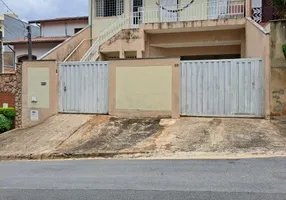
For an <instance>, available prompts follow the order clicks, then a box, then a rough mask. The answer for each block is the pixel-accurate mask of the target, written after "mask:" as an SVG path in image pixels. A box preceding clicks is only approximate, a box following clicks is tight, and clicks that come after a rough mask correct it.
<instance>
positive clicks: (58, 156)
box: [0, 151, 286, 162]
mask: <svg viewBox="0 0 286 200" xmlns="http://www.w3.org/2000/svg"><path fill="white" fill-rule="evenodd" d="M152 153H154V152H124V151H123V152H96V153H50V154H38V155H33V154H30V155H6V156H1V155H0V162H1V161H2V162H3V161H42V160H69V159H76V160H79V159H111V158H114V157H115V156H132V155H139V157H138V158H130V157H129V158H128V157H127V158H124V157H123V158H124V159H139V160H146V159H148V160H169V159H172V160H186V159H187V160H240V159H262V158H286V155H282V154H241V155H212V154H189V155H185V156H180V157H177V156H176V155H175V154H174V155H173V156H171V155H169V156H163V157H156V156H148V157H144V156H147V155H148V154H149V155H150V154H152ZM119 159H120V158H119Z"/></svg>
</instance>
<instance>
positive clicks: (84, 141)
mask: <svg viewBox="0 0 286 200" xmlns="http://www.w3.org/2000/svg"><path fill="white" fill-rule="evenodd" d="M87 127H88V128H87ZM162 129H163V127H162V126H161V125H160V119H152V118H143V119H126V118H113V117H112V118H110V119H108V120H106V121H104V122H103V123H101V124H97V123H93V121H91V122H89V123H87V124H86V125H85V127H83V128H82V130H80V131H79V132H78V133H76V134H75V136H77V135H78V136H80V138H81V141H80V142H78V141H79V140H78V138H72V141H70V140H67V141H65V144H64V145H63V146H61V147H60V148H59V149H58V151H59V152H61V151H67V152H77V153H80V152H98V151H101V152H102V151H120V150H124V149H127V148H130V147H132V146H134V145H135V144H137V143H139V142H141V141H143V140H145V139H147V138H149V137H151V136H153V135H154V134H156V133H158V132H160V131H162ZM83 135H85V136H86V137H83ZM74 141H77V144H76V145H75V144H74ZM67 147H69V148H67Z"/></svg>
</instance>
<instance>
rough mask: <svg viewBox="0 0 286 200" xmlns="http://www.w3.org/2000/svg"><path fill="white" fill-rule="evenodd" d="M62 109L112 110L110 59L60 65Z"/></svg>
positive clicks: (60, 104) (71, 111)
mask: <svg viewBox="0 0 286 200" xmlns="http://www.w3.org/2000/svg"><path fill="white" fill-rule="evenodd" d="M59 110H60V112H63V113H87V114H88V113H90V114H92V113H93V114H107V113H108V62H66V63H61V64H60V65H59Z"/></svg>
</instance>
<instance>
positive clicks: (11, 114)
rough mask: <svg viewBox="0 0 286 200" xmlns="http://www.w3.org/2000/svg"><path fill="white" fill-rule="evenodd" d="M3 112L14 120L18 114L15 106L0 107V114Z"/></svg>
mask: <svg viewBox="0 0 286 200" xmlns="http://www.w3.org/2000/svg"><path fill="white" fill-rule="evenodd" d="M1 114H2V115H4V116H5V117H7V118H8V119H9V120H12V121H14V119H15V116H16V111H15V109H14V108H0V115H1Z"/></svg>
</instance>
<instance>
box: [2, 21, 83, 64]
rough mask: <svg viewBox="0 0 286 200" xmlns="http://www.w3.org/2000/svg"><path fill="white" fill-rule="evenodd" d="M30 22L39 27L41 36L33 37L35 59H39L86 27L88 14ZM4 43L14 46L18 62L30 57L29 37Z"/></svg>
mask: <svg viewBox="0 0 286 200" xmlns="http://www.w3.org/2000/svg"><path fill="white" fill-rule="evenodd" d="M29 24H30V25H31V26H33V27H39V32H40V35H39V37H36V38H33V39H32V54H33V59H35V60H37V59H41V57H42V56H44V55H45V54H46V53H48V52H49V51H50V50H52V49H53V48H56V47H57V46H58V45H61V43H63V42H64V41H65V40H67V39H68V38H70V37H71V36H73V35H74V34H76V33H78V32H79V31H80V30H82V29H83V28H84V27H86V26H87V25H88V16H80V17H65V18H54V19H43V20H33V21H29ZM32 34H33V31H32ZM4 43H5V44H6V45H13V46H14V49H15V58H16V62H18V63H20V62H22V61H24V60H27V59H28V41H27V38H25V39H24V38H21V39H17V40H10V41H5V42H4Z"/></svg>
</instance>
